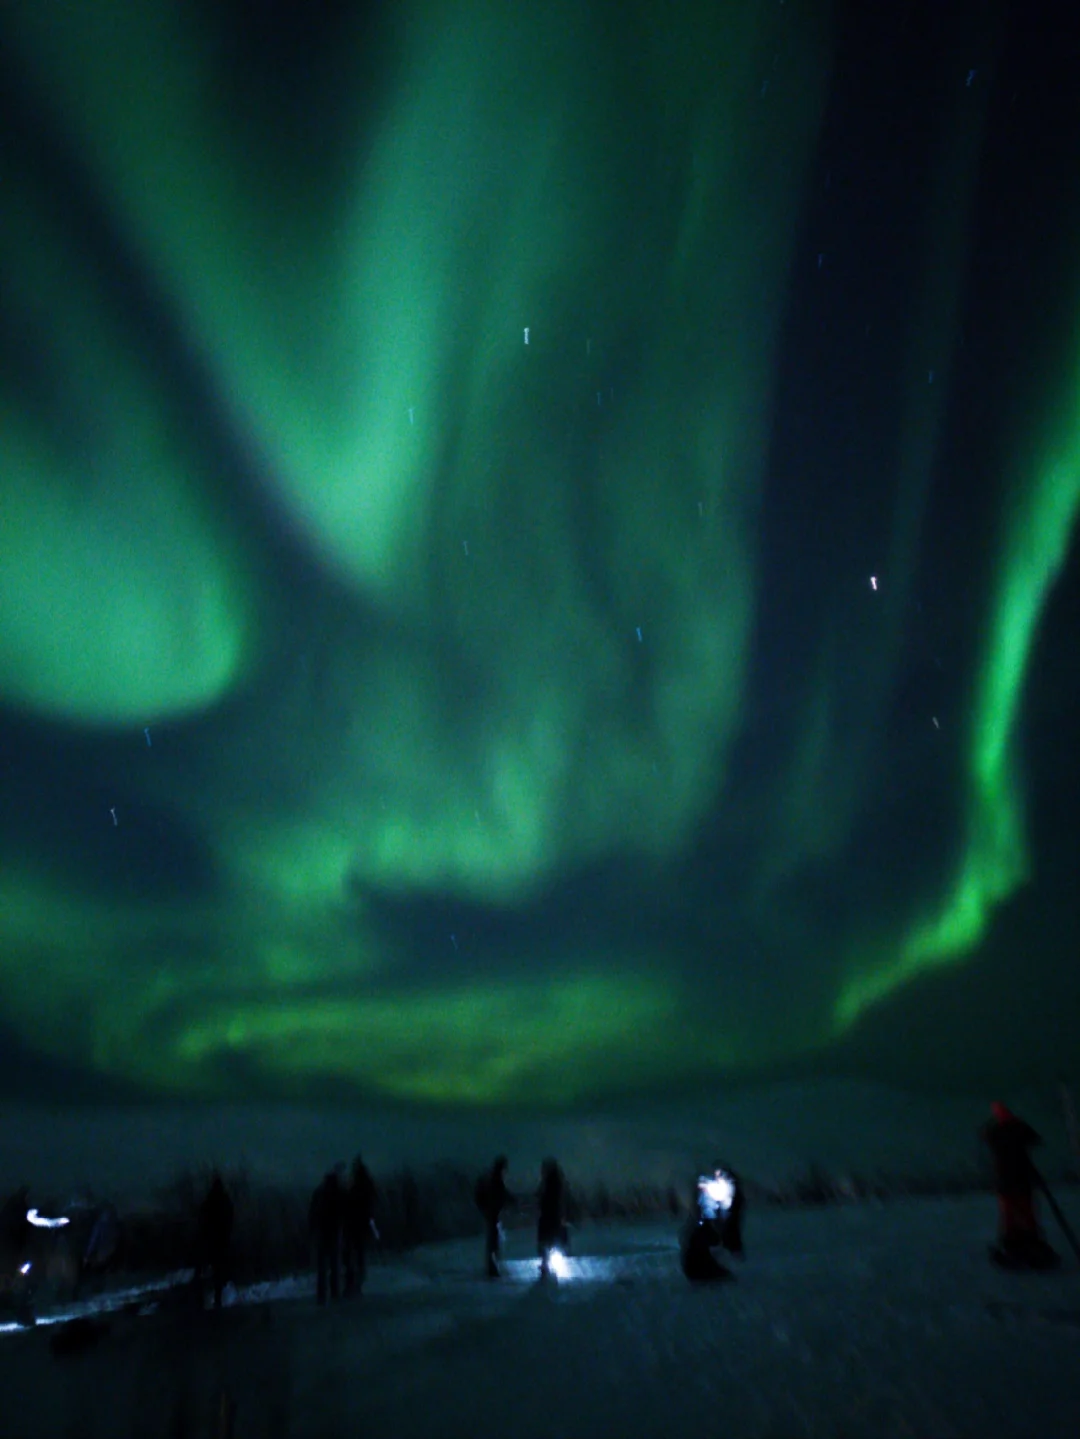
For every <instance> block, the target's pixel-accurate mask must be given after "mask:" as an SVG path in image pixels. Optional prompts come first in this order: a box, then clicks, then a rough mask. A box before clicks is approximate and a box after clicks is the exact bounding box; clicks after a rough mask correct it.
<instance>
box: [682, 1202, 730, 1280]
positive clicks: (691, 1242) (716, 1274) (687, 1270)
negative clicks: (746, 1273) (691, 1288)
mask: <svg viewBox="0 0 1080 1439" xmlns="http://www.w3.org/2000/svg"><path fill="white" fill-rule="evenodd" d="M719 1243H720V1234H719V1232H718V1230H717V1226H716V1224H715V1222H714V1221H713V1220H711V1219H697V1218H695V1217H694V1216H693V1215H691V1217H690V1219H689V1220H688V1221H687V1224H686V1227H685V1228H684V1230H683V1237H682V1243H681V1245H680V1246H679V1258H680V1261H681V1263H682V1272H683V1273H684V1274H685V1275H686V1277H687V1279H689V1280H690V1282H691V1283H692V1284H708V1283H713V1282H715V1281H716V1280H719V1279H734V1277H735V1276H734V1275H733V1274H732V1272H731V1270H730V1269H728V1268H726V1267H725V1266H724V1265H723V1264H721V1263H720V1261H719V1260H718V1259H717V1258H716V1256H715V1255H714V1254H713V1252H712V1251H713V1248H714V1246H716V1245H717V1244H719Z"/></svg>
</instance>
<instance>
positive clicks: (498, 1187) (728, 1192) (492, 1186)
mask: <svg viewBox="0 0 1080 1439" xmlns="http://www.w3.org/2000/svg"><path fill="white" fill-rule="evenodd" d="M980 1133H981V1137H982V1139H983V1141H984V1142H985V1143H986V1145H987V1146H988V1148H989V1150H990V1154H991V1156H992V1159H993V1166H994V1182H995V1190H996V1192H997V1199H998V1216H999V1220H998V1237H997V1241H996V1243H994V1244H992V1245H991V1246H990V1257H991V1259H992V1260H993V1261H994V1262H995V1263H996V1264H999V1265H1001V1266H1003V1267H1006V1268H1023V1269H1030V1268H1034V1269H1047V1268H1053V1267H1055V1266H1056V1265H1057V1264H1058V1263H1059V1262H1060V1260H1059V1257H1058V1255H1057V1253H1056V1252H1055V1251H1054V1249H1053V1248H1052V1247H1051V1246H1050V1245H1049V1244H1048V1243H1047V1241H1046V1238H1045V1237H1044V1235H1043V1233H1042V1230H1041V1228H1040V1226H1039V1223H1038V1219H1037V1216H1036V1211H1035V1191H1036V1189H1037V1188H1041V1189H1042V1190H1043V1191H1044V1192H1045V1195H1046V1199H1047V1202H1048V1203H1049V1204H1050V1205H1051V1207H1052V1208H1053V1210H1054V1213H1055V1214H1056V1215H1057V1218H1058V1220H1059V1223H1060V1224H1061V1225H1062V1227H1063V1228H1064V1230H1065V1233H1066V1236H1067V1237H1068V1238H1069V1240H1070V1243H1072V1244H1073V1247H1074V1248H1076V1249H1077V1253H1078V1257H1080V1244H1078V1243H1077V1241H1076V1239H1075V1236H1073V1235H1072V1232H1071V1230H1069V1228H1068V1225H1067V1222H1066V1220H1065V1218H1064V1216H1063V1215H1062V1214H1061V1213H1060V1210H1059V1209H1058V1208H1057V1206H1056V1204H1055V1202H1054V1199H1053V1196H1052V1195H1051V1194H1050V1192H1049V1190H1047V1189H1046V1185H1045V1183H1044V1181H1043V1180H1042V1177H1041V1175H1040V1174H1039V1172H1038V1170H1037V1169H1036V1167H1035V1164H1034V1162H1033V1160H1032V1158H1031V1151H1032V1149H1033V1148H1034V1147H1035V1146H1036V1145H1038V1144H1039V1143H1040V1142H1041V1140H1040V1136H1039V1135H1038V1134H1037V1133H1036V1131H1035V1130H1034V1129H1033V1128H1032V1127H1031V1125H1030V1124H1028V1123H1027V1122H1026V1121H1025V1120H1023V1119H1020V1118H1019V1117H1018V1116H1017V1115H1015V1114H1013V1113H1012V1112H1011V1111H1010V1110H1009V1109H1007V1108H1006V1106H1005V1105H1004V1104H1001V1103H995V1104H993V1105H992V1106H991V1115H990V1119H989V1122H988V1123H987V1124H986V1125H985V1126H984V1127H983V1129H982V1130H981V1131H980ZM507 1167H508V1161H507V1158H506V1156H505V1155H504V1154H500V1155H499V1156H498V1157H497V1158H496V1159H495V1161H494V1163H493V1164H492V1165H491V1168H490V1169H488V1170H486V1171H485V1172H484V1173H483V1174H482V1175H481V1176H480V1178H479V1179H478V1180H477V1182H476V1188H475V1200H476V1205H477V1207H478V1209H479V1210H480V1213H481V1215H482V1216H483V1221H484V1269H485V1272H486V1274H487V1275H488V1277H489V1278H491V1279H497V1278H498V1277H499V1276H500V1274H501V1273H502V1269H501V1258H502V1217H503V1215H504V1213H505V1212H506V1211H507V1210H509V1209H520V1208H523V1207H526V1206H524V1205H523V1204H522V1201H521V1199H520V1198H519V1197H518V1196H517V1195H515V1194H513V1193H511V1191H510V1189H509V1188H508V1186H507V1183H506V1171H507ZM566 1199H567V1192H566V1181H565V1178H564V1175H563V1171H562V1169H561V1168H560V1166H559V1164H558V1163H557V1161H556V1160H555V1159H552V1158H548V1159H545V1160H544V1162H543V1164H542V1166H541V1171H540V1183H539V1186H538V1188H537V1190H536V1193H535V1199H534V1201H533V1203H532V1204H530V1205H528V1206H527V1207H528V1208H530V1209H533V1207H535V1215H536V1243H537V1256H538V1259H539V1271H538V1272H539V1277H540V1278H541V1279H546V1278H547V1277H548V1276H549V1275H550V1274H551V1273H552V1272H553V1269H554V1267H555V1266H556V1263H557V1257H558V1255H559V1253H560V1252H561V1254H562V1255H566V1254H567V1253H568V1252H569V1231H568V1228H567V1222H566ZM376 1200H377V1190H376V1186H375V1182H374V1180H373V1179H372V1177H371V1173H370V1172H369V1170H368V1168H367V1166H366V1165H365V1163H364V1161H363V1159H362V1157H361V1156H359V1155H357V1157H356V1159H355V1160H354V1161H353V1165H352V1170H351V1172H350V1173H348V1174H346V1172H345V1165H344V1164H338V1165H337V1166H336V1167H335V1168H334V1169H332V1170H331V1171H330V1172H329V1173H327V1174H326V1175H325V1177H324V1178H323V1180H322V1181H321V1183H320V1184H319V1185H318V1187H317V1188H316V1190H315V1192H314V1193H313V1195H312V1196H311V1203H310V1206H309V1210H308V1225H309V1229H310V1233H311V1236H312V1239H313V1241H314V1248H315V1258H316V1271H317V1281H316V1294H317V1298H318V1302H319V1303H320V1304H325V1303H326V1302H327V1298H328V1297H329V1298H330V1299H333V1300H336V1299H338V1298H339V1297H340V1296H341V1293H342V1284H341V1279H342V1270H344V1294H345V1295H346V1296H348V1295H351V1294H356V1293H359V1292H361V1291H362V1289H363V1286H364V1281H365V1279H366V1276H367V1252H368V1245H369V1243H370V1241H371V1239H372V1238H375V1239H378V1238H379V1231H378V1229H377V1227H376V1224H375V1209H376ZM27 1202H28V1190H27V1189H26V1188H25V1187H23V1188H22V1189H20V1190H18V1191H17V1192H16V1193H15V1194H14V1195H12V1196H11V1197H10V1198H9V1200H8V1201H7V1203H6V1204H5V1205H4V1206H3V1207H2V1209H0V1275H2V1274H6V1273H8V1271H10V1272H11V1273H12V1274H13V1275H15V1276H16V1277H18V1276H19V1275H20V1274H25V1273H26V1272H27V1271H28V1270H29V1268H30V1265H29V1264H28V1263H26V1262H25V1261H26V1256H27V1255H28V1253H29V1248H30V1236H31V1233H32V1229H31V1222H30V1216H31V1215H32V1214H33V1211H28V1208H27ZM745 1208H746V1195H745V1191H744V1189H743V1186H742V1183H741V1182H740V1180H739V1177H738V1175H737V1174H736V1173H735V1172H734V1170H732V1169H730V1168H728V1167H725V1166H720V1165H717V1166H716V1167H715V1168H714V1169H713V1170H712V1171H711V1172H710V1173H708V1174H705V1175H701V1176H700V1177H699V1178H698V1179H697V1180H696V1181H695V1184H694V1188H693V1191H692V1195H691V1204H690V1211H689V1215H688V1218H687V1221H686V1224H685V1226H684V1228H683V1232H682V1236H681V1243H680V1259H681V1264H682V1270H683V1273H684V1274H685V1275H686V1277H687V1279H689V1280H690V1281H691V1282H693V1283H707V1282H709V1281H713V1280H722V1279H727V1278H730V1277H731V1271H730V1270H729V1269H728V1268H727V1267H726V1266H725V1265H724V1264H723V1263H721V1261H720V1259H718V1258H717V1256H716V1253H715V1252H714V1251H723V1252H724V1253H725V1254H727V1255H733V1256H735V1257H736V1258H740V1259H741V1258H743V1257H744V1255H745V1250H744V1247H743V1217H744V1213H745ZM106 1219H108V1220H109V1221H110V1222H109V1223H106V1222H105V1220H106ZM233 1219H234V1207H233V1201H232V1199H231V1198H230V1197H229V1194H228V1191H227V1189H226V1187H225V1183H224V1181H223V1179H222V1177H221V1175H220V1174H219V1173H218V1172H217V1171H216V1170H215V1171H214V1173H213V1174H212V1176H211V1180H210V1184H209V1187H208V1189H207V1192H206V1195H205V1197H204V1198H203V1201H202V1203H201V1205H200V1207H199V1211H198V1251H197V1256H196V1263H195V1288H196V1291H197V1293H198V1296H199V1302H200V1305H204V1304H205V1285H206V1281H207V1278H209V1280H210V1283H211V1285H212V1289H213V1296H214V1298H213V1303H214V1307H215V1308H217V1309H220V1308H221V1305H222V1293H223V1290H224V1287H225V1284H226V1281H227V1279H228V1277H229V1267H230V1249H231V1242H232V1232H233ZM39 1222H40V1221H39ZM62 1222H63V1223H67V1221H66V1220H64V1221H62ZM118 1232H119V1221H118V1218H117V1216H116V1213H115V1210H112V1209H111V1208H110V1209H109V1210H108V1214H107V1215H106V1216H105V1218H103V1217H102V1216H100V1215H99V1216H98V1219H97V1221H96V1223H95V1225H94V1229H93V1231H92V1233H91V1237H90V1240H89V1242H88V1244H87V1247H86V1248H87V1253H86V1256H85V1268H86V1269H87V1270H92V1269H93V1267H94V1265H95V1263H96V1262H97V1260H98V1259H100V1257H101V1255H102V1254H105V1253H106V1252H108V1253H113V1252H115V1251H116V1250H117V1247H118V1239H117V1234H118ZM83 1267H84V1266H83V1265H81V1266H80V1277H81V1274H82V1271H83ZM9 1287H10V1286H9Z"/></svg>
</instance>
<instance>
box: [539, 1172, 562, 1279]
mask: <svg viewBox="0 0 1080 1439" xmlns="http://www.w3.org/2000/svg"><path fill="white" fill-rule="evenodd" d="M565 1195H566V1181H565V1180H564V1178H563V1172H562V1170H561V1169H560V1168H559V1165H558V1163H557V1161H556V1160H554V1159H545V1160H544V1162H543V1164H542V1165H541V1167H540V1188H539V1189H538V1190H537V1192H536V1203H537V1216H536V1249H537V1253H538V1254H539V1255H540V1278H541V1279H546V1278H547V1276H548V1275H549V1274H550V1272H551V1252H552V1250H553V1249H558V1248H560V1247H562V1248H565V1246H566V1242H567V1235H566V1223H565V1219H564V1216H563V1204H564V1200H565Z"/></svg>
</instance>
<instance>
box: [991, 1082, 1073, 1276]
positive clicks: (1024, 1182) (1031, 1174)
mask: <svg viewBox="0 0 1080 1439" xmlns="http://www.w3.org/2000/svg"><path fill="white" fill-rule="evenodd" d="M982 1137H983V1139H984V1141H985V1142H986V1144H987V1145H988V1147H989V1149H990V1153H991V1155H992V1156H993V1161H994V1188H995V1189H996V1191H997V1198H998V1220H999V1224H998V1240H997V1244H996V1245H993V1246H991V1250H990V1257H991V1258H992V1259H993V1260H994V1261H995V1262H996V1263H999V1264H1004V1265H1007V1266H1009V1267H1032V1268H1037V1269H1045V1268H1049V1267H1050V1266H1052V1265H1053V1264H1055V1263H1056V1262H1057V1259H1058V1256H1057V1254H1056V1253H1055V1252H1054V1250H1053V1249H1052V1248H1051V1247H1050V1245H1049V1244H1047V1242H1046V1240H1045V1239H1044V1238H1043V1235H1042V1233H1041V1231H1040V1229H1039V1222H1038V1219H1037V1218H1036V1215H1035V1186H1036V1183H1037V1182H1038V1171H1037V1170H1036V1168H1035V1165H1034V1163H1033V1162H1032V1159H1031V1151H1032V1149H1033V1148H1034V1147H1035V1146H1036V1145H1037V1144H1041V1143H1042V1137H1041V1135H1039V1134H1037V1133H1036V1131H1035V1130H1034V1129H1032V1127H1031V1125H1030V1124H1028V1123H1027V1121H1026V1120H1024V1119H1020V1118H1018V1117H1017V1115H1015V1114H1013V1112H1012V1111H1011V1110H1010V1109H1007V1108H1006V1106H1005V1105H1004V1104H1002V1103H1001V1102H1000V1101H996V1102H995V1103H994V1104H992V1105H991V1106H990V1120H989V1123H987V1124H986V1125H984V1126H983V1130H982Z"/></svg>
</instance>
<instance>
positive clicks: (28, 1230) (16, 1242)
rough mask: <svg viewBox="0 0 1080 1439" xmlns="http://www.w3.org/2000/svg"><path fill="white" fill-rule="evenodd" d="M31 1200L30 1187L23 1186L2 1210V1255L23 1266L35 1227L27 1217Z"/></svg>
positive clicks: (7, 1259)
mask: <svg viewBox="0 0 1080 1439" xmlns="http://www.w3.org/2000/svg"><path fill="white" fill-rule="evenodd" d="M29 1198H30V1186H29V1185H28V1184H23V1185H22V1186H20V1188H18V1189H16V1191H15V1193H14V1194H12V1195H11V1196H10V1198H8V1199H7V1200H5V1202H4V1207H3V1208H2V1209H0V1255H2V1256H3V1259H4V1260H6V1261H8V1262H15V1263H17V1264H21V1263H22V1262H23V1261H24V1260H25V1259H26V1256H27V1253H28V1252H29V1249H30V1236H31V1234H32V1233H33V1226H32V1225H31V1223H30V1221H29V1219H27V1217H26V1213H27V1201H28V1199H29Z"/></svg>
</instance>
